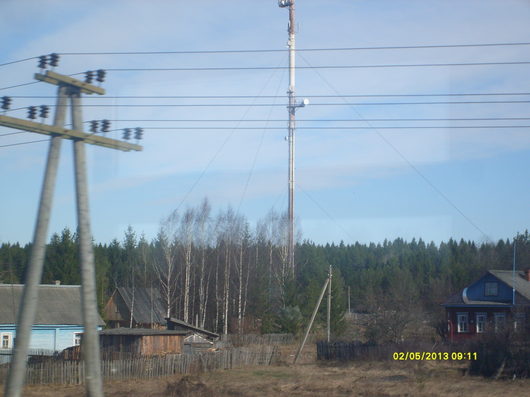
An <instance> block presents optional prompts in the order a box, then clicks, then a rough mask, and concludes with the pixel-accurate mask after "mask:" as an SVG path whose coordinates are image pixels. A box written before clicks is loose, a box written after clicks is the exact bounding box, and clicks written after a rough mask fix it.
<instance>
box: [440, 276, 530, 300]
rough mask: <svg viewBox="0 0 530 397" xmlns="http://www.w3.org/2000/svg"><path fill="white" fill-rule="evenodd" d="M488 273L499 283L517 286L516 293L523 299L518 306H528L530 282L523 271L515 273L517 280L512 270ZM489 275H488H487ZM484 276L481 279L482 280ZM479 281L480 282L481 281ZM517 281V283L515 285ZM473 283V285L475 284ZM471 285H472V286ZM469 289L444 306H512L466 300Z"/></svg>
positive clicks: (450, 298)
mask: <svg viewBox="0 0 530 397" xmlns="http://www.w3.org/2000/svg"><path fill="white" fill-rule="evenodd" d="M488 273H490V274H491V275H493V276H494V277H495V278H497V279H498V280H499V281H501V282H503V283H504V284H506V285H508V286H509V287H510V288H513V286H515V291H516V292H517V293H518V294H519V295H520V297H522V301H521V299H519V300H517V299H516V303H518V304H528V302H530V281H527V280H526V279H525V278H524V276H525V274H524V272H523V271H516V272H515V278H514V277H513V276H514V274H513V272H512V271H511V270H488ZM486 274H487V273H486ZM483 277H484V275H483V276H482V277H481V278H480V279H482V278H483ZM480 279H479V280H480ZM514 281H515V283H514ZM475 283H476V281H475V282H473V283H472V284H475ZM470 285H471V284H470ZM466 289H467V288H464V289H463V290H462V291H460V292H458V293H456V294H454V295H451V297H449V299H447V301H446V302H445V303H444V304H443V306H451V307H464V306H467V307H469V306H476V307H480V306H482V307H488V306H489V307H493V306H495V307H499V306H508V307H510V306H512V303H511V301H510V302H509V303H506V302H495V301H472V300H469V299H467V297H466V299H464V296H465V295H466V294H465V293H464V292H465V291H466Z"/></svg>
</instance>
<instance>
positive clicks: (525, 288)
mask: <svg viewBox="0 0 530 397" xmlns="http://www.w3.org/2000/svg"><path fill="white" fill-rule="evenodd" d="M489 272H490V273H491V274H493V275H494V276H495V277H497V278H498V279H499V280H501V281H502V282H503V283H505V284H507V285H509V286H510V287H512V288H513V287H515V290H516V291H517V292H519V293H520V294H521V295H522V296H524V297H525V298H526V299H528V300H529V301H530V281H527V280H526V279H525V278H524V272H523V271H516V272H515V280H514V277H513V272H512V271H511V270H490V271H489ZM514 281H515V283H514Z"/></svg>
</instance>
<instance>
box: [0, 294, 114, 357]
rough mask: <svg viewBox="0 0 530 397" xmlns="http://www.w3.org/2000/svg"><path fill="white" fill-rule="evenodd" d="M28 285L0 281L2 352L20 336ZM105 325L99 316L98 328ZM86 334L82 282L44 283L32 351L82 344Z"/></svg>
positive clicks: (0, 337)
mask: <svg viewBox="0 0 530 397" xmlns="http://www.w3.org/2000/svg"><path fill="white" fill-rule="evenodd" d="M23 288H24V286H23V285H19V284H0V302H1V304H0V355H1V354H2V353H4V356H3V357H5V354H6V353H8V352H9V351H10V350H11V349H12V348H13V345H14V341H15V338H16V326H15V322H16V318H17V312H18V307H19V303H20V298H21V296H22V291H23ZM103 325H105V323H104V322H103V320H102V319H101V317H99V316H98V329H101V328H102V326H103ZM82 333H83V318H82V312H81V286H80V285H41V286H40V287H39V299H38V306H37V312H36V316H35V321H34V325H33V330H32V334H31V339H30V346H29V347H30V350H39V351H40V352H41V353H43V352H48V353H53V352H56V351H61V350H63V349H65V348H67V347H70V346H76V345H79V344H80V342H81V334H82Z"/></svg>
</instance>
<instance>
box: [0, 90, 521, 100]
mask: <svg viewBox="0 0 530 397" xmlns="http://www.w3.org/2000/svg"><path fill="white" fill-rule="evenodd" d="M523 95H530V92H496V93H494V92H487V93H437V94H345V95H342V96H341V97H340V98H388V97H390V98H394V97H431V96H449V97H460V96H523ZM297 96H298V97H299V98H301V97H308V98H339V96H338V95H320V94H316V95H311V94H303V95H302V94H298V95H297ZM10 98H13V99H18V98H20V99H55V98H56V96H52V95H10ZM253 98H264V99H276V98H285V95H260V96H257V95H115V96H107V95H105V96H87V97H85V98H83V99H253Z"/></svg>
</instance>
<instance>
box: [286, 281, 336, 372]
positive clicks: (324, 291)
mask: <svg viewBox="0 0 530 397" xmlns="http://www.w3.org/2000/svg"><path fill="white" fill-rule="evenodd" d="M330 281H331V280H330V278H329V277H328V278H327V279H326V282H325V283H324V286H323V287H322V292H320V296H319V297H318V301H317V304H316V305H315V308H314V309H313V314H312V315H311V319H310V320H309V324H308V325H307V328H306V330H305V334H304V339H302V343H301V344H300V347H299V348H298V351H297V352H296V355H295V356H294V362H293V364H296V363H297V361H298V357H300V353H302V350H303V348H304V345H305V343H306V341H307V337H308V336H309V332H311V327H312V326H313V322H314V321H315V317H316V315H317V312H318V308H319V307H320V303H321V302H322V298H324V294H325V293H326V288H328V285H329V283H330Z"/></svg>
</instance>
